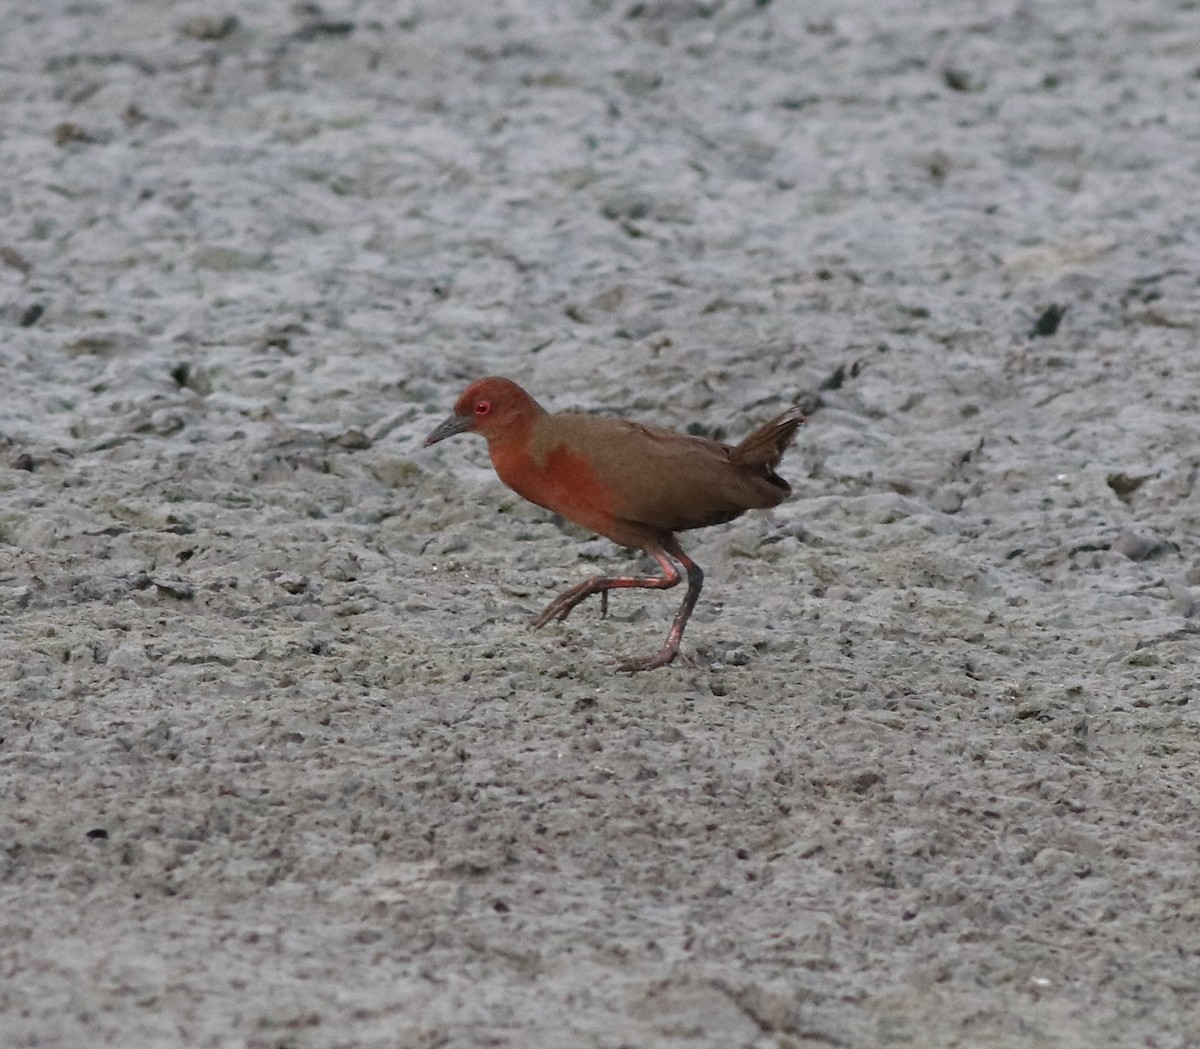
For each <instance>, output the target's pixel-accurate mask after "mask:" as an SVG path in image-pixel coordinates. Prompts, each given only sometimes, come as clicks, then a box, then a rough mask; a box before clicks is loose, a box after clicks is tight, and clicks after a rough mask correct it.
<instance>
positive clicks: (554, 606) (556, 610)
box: [531, 579, 608, 630]
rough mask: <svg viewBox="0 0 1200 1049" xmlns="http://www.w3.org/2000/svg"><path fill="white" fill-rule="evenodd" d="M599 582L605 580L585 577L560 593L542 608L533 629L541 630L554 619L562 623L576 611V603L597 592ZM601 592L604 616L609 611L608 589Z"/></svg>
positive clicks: (532, 623) (534, 621)
mask: <svg viewBox="0 0 1200 1049" xmlns="http://www.w3.org/2000/svg"><path fill="white" fill-rule="evenodd" d="M597 582H604V580H596V579H585V580H584V581H583V582H582V583H579V584H578V585H576V586H573V587H571V589H570V590H566V591H564V592H563V593H561V594H559V595H558V597H556V598H555V599H554V600H553V601H551V602H550V604H548V605H547V606H546V607H545V608H544V609H543V610H542V613H541V615H539V616H537V617H535V618H534V619H533V620H532V621H531V625H532V626H533V629H534V630H539V629H541V628H542V627H544V626H545V625H546V624H547V623H549V622H551V621H552V620H557V621H558V622H560V623H561V622H562V621H563V620H564V619H566V618H567V616H569V615H570V614H571V613H572V612H573V611H575V606H576V605H578V604H580V603H581V602H583V601H586V600H587V599H588V598H589V597H591V596H592V594H594V593H596V592H597V589H598V588H597V586H596V583H597ZM599 592H600V599H601V601H602V602H603V603H602V605H601V616H603V615H604V613H606V612H607V611H608V600H607V598H608V592H607V591H606V590H600V591H599Z"/></svg>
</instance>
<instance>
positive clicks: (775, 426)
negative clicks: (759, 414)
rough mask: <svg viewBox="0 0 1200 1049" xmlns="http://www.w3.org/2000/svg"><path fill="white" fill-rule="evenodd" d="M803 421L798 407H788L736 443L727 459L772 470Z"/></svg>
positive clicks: (743, 464) (742, 464)
mask: <svg viewBox="0 0 1200 1049" xmlns="http://www.w3.org/2000/svg"><path fill="white" fill-rule="evenodd" d="M804 421H805V420H804V415H803V413H802V412H801V410H800V409H799V408H789V409H788V410H787V411H786V412H784V413H783V414H782V415H779V416H776V417H775V418H774V419H772V420H771V421H770V422H769V423H764V424H763V425H762V426H760V427H759V428H758V429H757V430H755V431H754V432H753V433H752V434H750V435H749V436H748V437H747V438H746V439H745V440H744V441H742V443H741V444H739V445H737V446H736V447H735V448H734V449H733V450H732V451H731V452H730V453H729V461H730V462H732V463H735V464H737V465H738V466H763V467H766V469H767V470H774V469H775V467H777V466H778V465H779V461H780V460H781V459H782V458H783V453H784V452H786V451H787V449H788V447H789V446H790V445H791V443H792V441H793V440H795V437H796V430H797V429H798V428H799V427H800V426H801V425H802V424H803V423H804Z"/></svg>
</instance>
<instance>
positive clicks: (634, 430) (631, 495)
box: [546, 413, 795, 532]
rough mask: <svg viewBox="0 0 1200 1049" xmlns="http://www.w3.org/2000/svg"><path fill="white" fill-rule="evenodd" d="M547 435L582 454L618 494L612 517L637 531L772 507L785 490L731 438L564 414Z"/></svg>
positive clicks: (699, 523)
mask: <svg viewBox="0 0 1200 1049" xmlns="http://www.w3.org/2000/svg"><path fill="white" fill-rule="evenodd" d="M792 429H793V431H794V429H795V427H794V426H793V427H792ZM548 436H549V437H550V439H551V440H552V441H553V442H555V443H560V442H561V443H563V444H566V445H567V446H568V447H569V448H570V449H571V450H572V451H574V452H576V453H580V454H582V455H584V456H586V458H587V461H588V463H589V464H590V466H591V468H592V470H593V471H594V473H595V476H596V478H597V479H598V480H599V481H600V482H601V483H602V484H604V485H605V486H606V487H607V488H608V489H610V490H611V491H612V492H614V493H615V494H616V502H617V505H616V506H615V507H614V508H613V509H614V516H615V518H616V520H617V522H618V524H626V525H628V526H630V527H631V529H633V530H636V531H637V532H644V531H645V530H646V529H649V530H652V531H655V532H676V531H685V530H687V529H689V528H703V527H705V526H707V525H714V524H722V523H724V522H725V521H732V520H733V519H734V518H735V517H738V516H740V515H741V514H743V513H745V512H746V511H747V510H750V509H754V508H755V507H770V506H776V505H778V504H779V503H780V502H781V501H782V500H783V499H784V497H785V496H787V494H788V492H789V491H790V489H789V487H788V485H787V483H786V482H785V481H783V480H782V479H781V478H779V477H776V476H775V474H774V472H773V471H772V470H771V468H770V466H768V465H766V464H764V463H762V462H757V463H755V462H753V461H751V462H745V461H743V462H740V463H739V462H735V461H734V459H733V456H734V454H735V450H734V449H733V448H731V447H730V446H729V445H726V444H721V443H719V442H717V441H710V440H707V439H705V438H703V437H692V436H689V435H688V434H681V433H676V432H674V431H672V430H664V429H660V428H659V427H656V426H644V425H642V424H641V423H635V422H629V421H627V420H624V419H613V418H609V417H605V416H592V415H577V414H574V413H563V414H560V415H556V416H554V417H553V426H552V427H551V428H550V433H549V434H548ZM752 436H753V435H752ZM549 450H550V449H548V448H547V449H546V451H549ZM779 454H782V452H780V453H779ZM752 458H753V457H752ZM774 461H775V462H778V455H777V456H776V457H775V460H774Z"/></svg>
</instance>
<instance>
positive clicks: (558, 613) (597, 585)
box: [533, 550, 683, 630]
mask: <svg viewBox="0 0 1200 1049" xmlns="http://www.w3.org/2000/svg"><path fill="white" fill-rule="evenodd" d="M648 552H649V553H650V554H652V555H653V557H654V559H655V560H656V561H657V562H658V563H659V564H660V565H661V566H662V570H663V574H662V575H661V576H656V575H652V576H600V575H598V576H593V577H592V578H591V579H585V580H584V581H583V582H582V583H578V584H576V585H575V586H573V587H571V589H570V590H567V591H565V592H564V593H561V594H559V595H558V597H556V598H555V599H554V600H553V601H551V602H550V604H548V605H547V606H546V607H545V609H544V610H543V612H542V614H541V615H540V616H538V617H537V618H536V619H535V620H534V621H533V628H534V629H535V630H536V629H538V628H539V627H544V626H545V625H546V624H547V623H549V622H550V621H551V620H553V619H557V620H558V621H559V622H560V623H561V622H562V621H563V620H564V619H566V618H567V616H569V615H570V614H571V613H572V612H573V611H574V610H575V606H576V605H578V604H580V603H582V602H584V601H586V600H587V599H588V598H589V597H591V596H592V594H600V595H601V596H602V597H603V596H605V595H607V593H608V591H610V590H625V589H629V588H632V587H648V588H650V589H653V590H666V589H668V588H670V587H673V586H675V585H677V584H678V583H679V580H681V579H682V578H683V576H682V575H680V574H679V569H678V568H676V567H675V566H674V565H673V564H672V563H671V560H670V558H668V557H667V555H666V553H665V552H664V551H661V550H660V551H655V550H650V551H648ZM604 604H605V606H607V604H608V602H607V601H605V602H604ZM604 611H608V609H607V607H605V609H604Z"/></svg>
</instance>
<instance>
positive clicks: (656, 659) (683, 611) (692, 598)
mask: <svg viewBox="0 0 1200 1049" xmlns="http://www.w3.org/2000/svg"><path fill="white" fill-rule="evenodd" d="M667 549H668V550H669V551H670V552H671V556H672V557H674V558H675V560H677V561H678V562H679V563H680V564H681V565H683V567H684V569H685V570H686V571H687V578H688V585H687V593H686V594H684V595H683V604H681V605H680V606H679V611H678V612H676V613H675V620H674V622H672V623H671V630H670V632H669V633H668V634H667V640H666V643H665V644H664V645H663V647H662V648H660V649H659V650H658V651H657V652H656V653H655V654H654V655H652V656H646V657H644V658H642V659H625V660H622V661H621V664H620V667H621V669H622V670H628V671H630V672H633V671H638V670H656V669H657V668H658V667H665V666H666V665H667V664H668V663H670V662H671V661H672V660H673V659H674V658H675V657H676V656H677V655H679V642H680V641H682V640H683V628H684V627H685V626H687V621H688V617H689V616H691V614H692V609H693V608H695V607H696V601H697V599H698V598H699V597H700V588H701V587H702V586H703V585H704V572H703V571H702V570H701V568H700V566H699V565H698V564H696V562H695V561H693V560H692V559H691V558H690V557H688V555H687V554H685V553H684V552H683V548H682V547H681V546H680V545H679V543H678V542H676V541H675V539H674V537H672V538H671V542H670V543H668V544H667ZM656 556H657V555H656ZM659 563H660V564H661V563H662V559H661V558H660V559H659ZM678 580H679V574H678V573H676V575H675V581H676V582H678Z"/></svg>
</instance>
